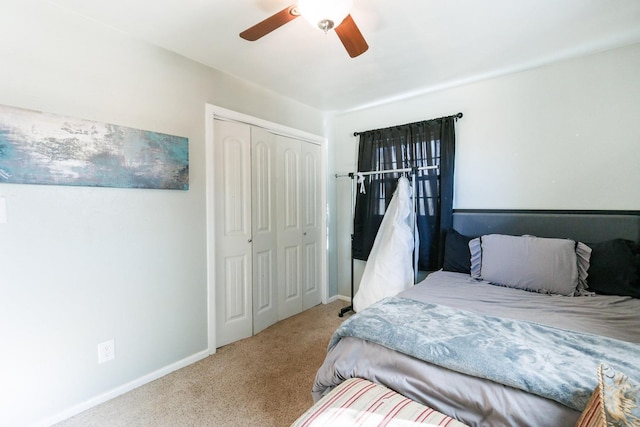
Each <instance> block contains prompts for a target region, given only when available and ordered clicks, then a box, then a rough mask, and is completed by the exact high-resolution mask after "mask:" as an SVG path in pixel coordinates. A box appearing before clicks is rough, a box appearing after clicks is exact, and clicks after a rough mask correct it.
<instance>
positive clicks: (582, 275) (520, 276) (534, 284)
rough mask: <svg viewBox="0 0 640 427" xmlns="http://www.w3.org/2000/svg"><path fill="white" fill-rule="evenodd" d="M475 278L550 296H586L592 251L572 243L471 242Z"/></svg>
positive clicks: (499, 238)
mask: <svg viewBox="0 0 640 427" xmlns="http://www.w3.org/2000/svg"><path fill="white" fill-rule="evenodd" d="M469 250H470V252H471V276H472V277H474V278H476V279H481V280H486V281H488V282H490V283H493V284H496V285H501V286H507V287H511V288H518V289H523V290H527V291H534V292H540V293H546V294H559V295H566V296H574V295H580V294H584V293H585V292H584V291H585V289H586V278H587V270H588V268H589V256H590V254H591V249H590V248H589V247H588V246H587V245H585V244H584V243H579V242H578V243H577V242H575V241H573V240H570V239H551V238H542V237H535V236H507V235H502V234H488V235H485V236H481V237H479V238H477V239H473V240H471V241H470V242H469Z"/></svg>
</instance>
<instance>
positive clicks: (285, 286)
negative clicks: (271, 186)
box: [276, 136, 302, 319]
mask: <svg viewBox="0 0 640 427" xmlns="http://www.w3.org/2000/svg"><path fill="white" fill-rule="evenodd" d="M301 166H302V164H301V155H300V141H298V140H296V139H293V138H288V137H284V136H278V137H277V159H276V178H277V189H276V191H277V201H278V215H277V216H278V283H279V286H278V318H279V319H284V318H287V317H289V316H292V315H294V314H297V313H300V312H301V311H302V265H301V262H302V213H301V206H300V200H301V199H300V197H301V187H302V183H301V182H300V168H301Z"/></svg>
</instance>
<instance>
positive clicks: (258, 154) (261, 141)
mask: <svg viewBox="0 0 640 427" xmlns="http://www.w3.org/2000/svg"><path fill="white" fill-rule="evenodd" d="M275 160H276V137H275V135H274V134H272V133H270V132H268V131H267V130H265V129H261V128H255V127H254V128H252V129H251V163H252V168H251V169H252V185H251V192H252V193H251V194H252V228H253V260H254V265H253V333H254V334H257V333H258V332H260V331H262V330H263V329H265V328H267V327H269V326H271V325H273V324H274V323H275V322H277V321H278V302H277V298H278V292H277V285H276V283H277V275H276V274H277V269H278V267H277V258H278V255H277V250H276V246H277V238H276V233H277V224H276V210H275V208H276V200H275V197H276V188H275Z"/></svg>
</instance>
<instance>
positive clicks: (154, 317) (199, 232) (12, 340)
mask: <svg viewBox="0 0 640 427" xmlns="http://www.w3.org/2000/svg"><path fill="white" fill-rule="evenodd" d="M0 58H2V59H1V65H0V104H4V105H12V106H17V107H22V108H28V109H34V110H40V111H46V112H51V113H56V114H61V115H68V116H72V117H79V118H85V119H90V120H96V121H100V122H106V123H113V124H118V125H123V126H129V127H133V128H139V129H145V130H152V131H156V132H162V133H168V134H172V135H179V136H184V137H188V138H189V148H190V188H189V190H188V191H175V190H173V191H169V190H140V189H112V188H88V187H63V186H37V185H12V184H0V198H3V199H4V200H5V202H6V208H7V223H6V224H0V337H1V344H0V348H1V350H0V425H3V426H4V425H11V426H20V425H29V424H33V423H38V422H43V423H45V424H46V423H47V422H53V421H56V420H59V419H60V418H61V417H64V416H66V415H71V414H73V413H74V412H75V411H77V410H78V409H82V408H84V407H86V406H88V405H90V404H92V403H95V402H98V401H100V400H101V399H102V398H104V397H105V396H109V395H110V393H111V394H113V392H118V391H122V390H123V389H126V388H127V387H128V386H131V385H132V384H136V383H137V382H139V381H140V380H141V379H142V380H143V381H144V380H145V379H148V378H150V377H153V376H154V375H157V374H159V373H162V372H166V370H170V369H173V368H175V367H177V366H181V365H183V364H185V363H189V362H190V361H193V360H195V359H197V358H199V357H203V356H205V355H206V350H207V293H206V289H207V283H206V240H205V239H206V221H205V213H206V212H205V158H204V155H205V104H206V103H211V104H215V105H219V106H223V107H225V108H228V109H231V110H235V111H239V112H242V113H245V114H248V115H252V116H256V117H259V118H261V119H264V120H269V121H271V122H275V123H280V124H283V125H286V126H290V127H294V128H298V129H301V130H304V131H307V132H310V133H314V134H323V126H324V125H323V116H322V113H321V112H319V111H316V110H313V109H310V108H308V107H306V106H304V105H301V104H299V103H296V102H293V101H291V100H287V99H285V98H282V97H279V96H277V95H275V94H273V93H271V92H268V91H266V90H263V89H260V88H258V87H255V86H252V85H250V84H248V83H246V82H242V81H240V80H237V79H234V78H232V77H230V76H227V75H224V74H222V73H220V72H217V71H214V70H211V69H208V68H206V67H203V66H201V65H198V64H196V63H194V62H191V61H189V60H187V59H185V58H182V57H179V56H177V55H174V54H172V53H169V52H166V51H163V50H161V49H157V48H154V47H152V46H149V45H147V44H145V43H142V42H138V41H135V40H133V39H131V38H130V37H128V36H127V35H126V34H122V33H120V32H116V31H114V30H111V29H108V28H105V27H100V26H97V25H96V24H95V23H94V22H92V21H89V20H85V19H83V18H81V17H79V16H77V15H71V14H67V13H66V12H64V11H62V10H59V9H57V8H56V7H54V6H52V5H51V4H50V3H48V2H46V1H37V0H10V1H3V2H2V5H0ZM110 338H114V339H115V344H116V360H114V361H112V362H109V363H106V364H102V365H98V363H97V348H96V345H97V344H98V343H99V342H101V341H104V340H107V339H110ZM158 370H160V371H158ZM105 393H106V394H105Z"/></svg>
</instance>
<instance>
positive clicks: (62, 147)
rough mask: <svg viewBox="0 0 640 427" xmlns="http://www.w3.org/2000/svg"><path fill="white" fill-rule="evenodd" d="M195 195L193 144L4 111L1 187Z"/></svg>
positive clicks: (72, 120)
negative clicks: (48, 186) (192, 185)
mask: <svg viewBox="0 0 640 427" xmlns="http://www.w3.org/2000/svg"><path fill="white" fill-rule="evenodd" d="M3 182H4V183H15V184H54V185H81V186H90V187H118V188H158V189H174V190H175V189H177V190H188V189H189V140H188V139H187V138H183V137H178V136H172V135H166V134H162V133H156V132H150V131H144V130H139V129H133V128H128V127H124V126H118V125H112V124H106V123H99V122H94V121H90V120H84V119H75V118H70V117H64V116H59V115H55V114H49V113H42V112H38V111H32V110H25V109H22V108H15V107H8V106H2V105H0V183H3Z"/></svg>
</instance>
